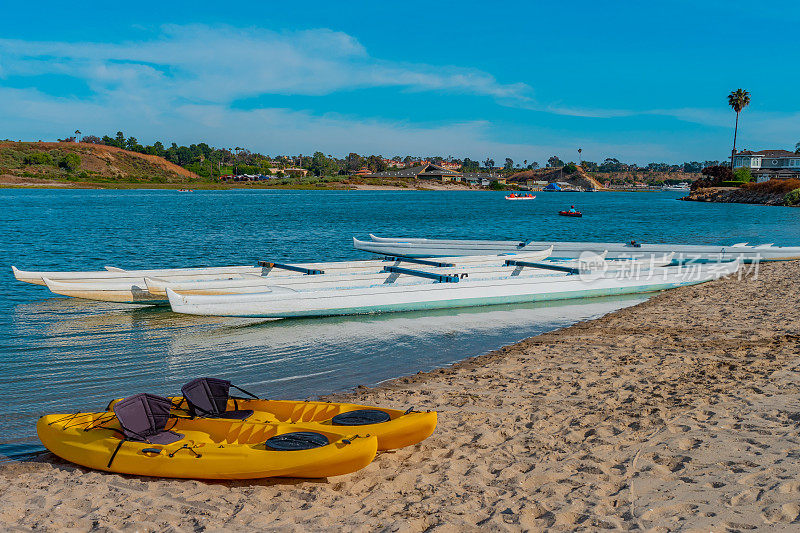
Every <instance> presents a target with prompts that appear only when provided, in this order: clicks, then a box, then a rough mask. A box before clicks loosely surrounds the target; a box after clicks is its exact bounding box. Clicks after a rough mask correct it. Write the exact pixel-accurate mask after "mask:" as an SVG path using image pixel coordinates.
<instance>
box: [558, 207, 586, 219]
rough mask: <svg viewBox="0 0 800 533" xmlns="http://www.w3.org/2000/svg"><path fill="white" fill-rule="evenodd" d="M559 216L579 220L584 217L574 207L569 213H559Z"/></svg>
mask: <svg viewBox="0 0 800 533" xmlns="http://www.w3.org/2000/svg"><path fill="white" fill-rule="evenodd" d="M558 214H559V215H561V216H562V217H578V218H580V217H582V216H583V213H581V212H580V211H577V210H576V209H575V206H574V205H573V206H571V207H570V208H569V211H559V212H558Z"/></svg>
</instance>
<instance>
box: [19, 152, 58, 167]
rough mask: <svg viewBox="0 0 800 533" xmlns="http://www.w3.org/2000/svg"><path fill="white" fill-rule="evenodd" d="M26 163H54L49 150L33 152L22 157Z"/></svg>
mask: <svg viewBox="0 0 800 533" xmlns="http://www.w3.org/2000/svg"><path fill="white" fill-rule="evenodd" d="M22 163H23V164H25V165H51V166H52V165H53V158H52V157H50V154H48V153H47V152H33V153H30V154H25V155H24V156H23V157H22Z"/></svg>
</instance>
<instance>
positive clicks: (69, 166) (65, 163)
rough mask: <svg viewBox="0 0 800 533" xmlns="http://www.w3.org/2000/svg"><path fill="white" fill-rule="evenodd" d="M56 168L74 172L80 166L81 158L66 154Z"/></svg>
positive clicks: (76, 155)
mask: <svg viewBox="0 0 800 533" xmlns="http://www.w3.org/2000/svg"><path fill="white" fill-rule="evenodd" d="M58 166H60V167H61V168H63V169H64V170H66V171H67V172H75V171H76V170H78V169H79V168H80V166H81V157H80V156H79V155H78V154H73V153H69V154H66V155H65V156H64V157H62V158H61V161H59V162H58Z"/></svg>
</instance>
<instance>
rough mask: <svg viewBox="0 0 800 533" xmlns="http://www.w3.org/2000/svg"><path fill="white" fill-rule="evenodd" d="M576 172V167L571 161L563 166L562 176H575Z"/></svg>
mask: <svg viewBox="0 0 800 533" xmlns="http://www.w3.org/2000/svg"><path fill="white" fill-rule="evenodd" d="M577 171H578V167H577V166H576V165H575V163H573V162H572V161H570V162H569V163H567V164H566V165H564V174H575V173H576V172H577Z"/></svg>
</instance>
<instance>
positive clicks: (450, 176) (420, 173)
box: [363, 163, 505, 186]
mask: <svg viewBox="0 0 800 533" xmlns="http://www.w3.org/2000/svg"><path fill="white" fill-rule="evenodd" d="M363 177H365V178H397V179H403V178H404V179H416V180H430V181H437V182H439V183H447V182H451V181H454V182H461V183H464V182H466V183H469V184H471V185H484V186H486V185H489V184H490V183H491V182H492V181H500V182H501V183H505V178H502V177H501V176H500V175H499V174H494V173H492V174H490V173H485V172H458V171H457V170H450V169H447V168H444V167H442V166H440V165H434V164H433V163H428V164H425V165H418V166H415V167H408V168H403V169H397V170H386V171H384V172H374V173H372V174H365V175H364V176H363ZM484 182H485V183H484Z"/></svg>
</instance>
